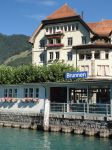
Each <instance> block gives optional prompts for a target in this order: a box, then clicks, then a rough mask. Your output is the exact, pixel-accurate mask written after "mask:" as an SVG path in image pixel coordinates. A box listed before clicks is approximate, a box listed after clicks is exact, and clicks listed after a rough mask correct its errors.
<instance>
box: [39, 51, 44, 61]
mask: <svg viewBox="0 0 112 150" xmlns="http://www.w3.org/2000/svg"><path fill="white" fill-rule="evenodd" d="M40 61H41V62H44V61H45V54H43V53H42V54H40Z"/></svg>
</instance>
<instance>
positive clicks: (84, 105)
mask: <svg viewBox="0 0 112 150" xmlns="http://www.w3.org/2000/svg"><path fill="white" fill-rule="evenodd" d="M83 105H84V116H85V103H84V104H83Z"/></svg>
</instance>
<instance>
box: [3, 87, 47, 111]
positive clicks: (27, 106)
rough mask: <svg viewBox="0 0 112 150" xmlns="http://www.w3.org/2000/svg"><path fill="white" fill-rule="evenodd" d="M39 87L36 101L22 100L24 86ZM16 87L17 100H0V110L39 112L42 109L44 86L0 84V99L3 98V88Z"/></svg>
mask: <svg viewBox="0 0 112 150" xmlns="http://www.w3.org/2000/svg"><path fill="white" fill-rule="evenodd" d="M29 87H30V88H39V97H38V99H39V101H38V102H22V100H23V97H24V88H29ZM5 88H6V89H8V88H11V89H14V88H16V89H18V93H17V99H18V101H17V102H0V111H1V110H2V111H15V112H36V113H39V112H40V111H42V110H43V109H44V101H45V88H44V87H43V86H38V85H37V86H36V85H12V86H11V85H3V86H0V100H1V99H2V98H4V89H5Z"/></svg>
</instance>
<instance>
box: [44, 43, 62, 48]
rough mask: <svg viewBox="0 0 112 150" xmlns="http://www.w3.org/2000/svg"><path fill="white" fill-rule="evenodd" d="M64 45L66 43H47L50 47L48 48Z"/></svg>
mask: <svg viewBox="0 0 112 150" xmlns="http://www.w3.org/2000/svg"><path fill="white" fill-rule="evenodd" d="M63 46H64V44H61V43H60V44H59V43H57V44H47V45H46V47H48V48H52V47H63Z"/></svg>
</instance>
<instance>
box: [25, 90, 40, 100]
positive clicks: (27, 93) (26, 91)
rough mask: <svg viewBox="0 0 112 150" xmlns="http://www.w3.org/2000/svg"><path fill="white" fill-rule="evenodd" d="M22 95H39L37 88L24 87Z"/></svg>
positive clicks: (31, 96)
mask: <svg viewBox="0 0 112 150" xmlns="http://www.w3.org/2000/svg"><path fill="white" fill-rule="evenodd" d="M24 97H30V98H33V97H39V88H25V89H24Z"/></svg>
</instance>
